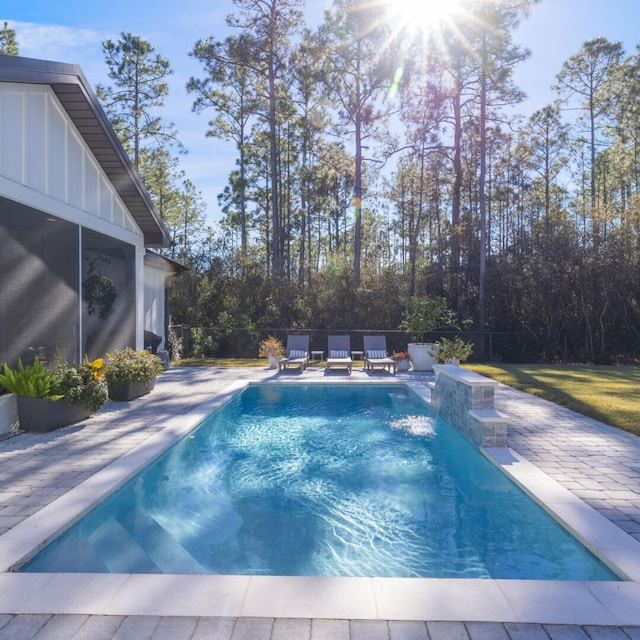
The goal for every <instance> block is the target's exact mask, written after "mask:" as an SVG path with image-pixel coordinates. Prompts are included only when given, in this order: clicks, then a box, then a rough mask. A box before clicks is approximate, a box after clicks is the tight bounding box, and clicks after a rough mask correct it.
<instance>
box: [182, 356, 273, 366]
mask: <svg viewBox="0 0 640 640" xmlns="http://www.w3.org/2000/svg"><path fill="white" fill-rule="evenodd" d="M176 364H177V365H178V366H180V367H266V366H267V361H266V360H265V359H264V358H255V359H247V358H183V359H182V360H179V361H178V362H177V363H176Z"/></svg>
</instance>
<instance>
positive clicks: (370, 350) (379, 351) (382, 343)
mask: <svg viewBox="0 0 640 640" xmlns="http://www.w3.org/2000/svg"><path fill="white" fill-rule="evenodd" d="M364 366H365V369H370V370H371V371H373V370H374V369H375V368H376V367H378V368H380V369H386V370H387V371H388V372H389V373H391V368H392V367H393V374H394V375H395V373H396V361H395V360H394V359H393V358H390V357H389V355H388V353H387V339H386V338H385V337H384V336H365V337H364Z"/></svg>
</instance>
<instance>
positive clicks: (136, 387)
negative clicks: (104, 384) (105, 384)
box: [109, 378, 156, 402]
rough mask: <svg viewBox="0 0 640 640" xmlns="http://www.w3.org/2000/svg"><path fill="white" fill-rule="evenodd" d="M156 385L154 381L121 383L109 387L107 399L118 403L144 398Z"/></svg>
mask: <svg viewBox="0 0 640 640" xmlns="http://www.w3.org/2000/svg"><path fill="white" fill-rule="evenodd" d="M155 385H156V379H155V378H154V379H153V380H150V381H149V382H123V383H121V384H110V385H109V398H110V399H111V400H117V401H120V402H128V401H129V400H133V399H134V398H139V397H140V396H144V395H146V394H147V393H149V392H150V391H152V390H153V388H154V387H155Z"/></svg>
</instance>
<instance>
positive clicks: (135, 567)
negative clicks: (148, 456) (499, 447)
mask: <svg viewBox="0 0 640 640" xmlns="http://www.w3.org/2000/svg"><path fill="white" fill-rule="evenodd" d="M22 570H23V571H54V572H61V571H63V572H64V571H67V572H68V571H71V572H111V573H181V574H190V573H191V574H192V573H208V574H250V575H258V574H264V575H285V576H300V575H302V576H408V577H435V578H444V577H447V578H449V577H454V578H519V579H557V580H616V579H618V578H617V577H616V576H615V575H614V574H613V573H612V572H611V571H610V570H609V569H608V568H607V567H605V566H604V565H603V564H602V563H601V562H600V561H599V560H597V559H596V558H595V556H593V555H592V554H591V553H590V552H589V551H587V550H586V549H585V548H584V547H583V546H582V545H581V544H580V543H579V542H578V541H577V540H576V539H575V538H573V537H572V536H571V535H570V534H568V533H567V532H566V531H565V530H564V529H563V528H562V527H561V526H560V525H559V524H558V523H557V522H556V521H555V520H553V519H552V518H551V517H550V516H548V515H547V513H546V512H545V511H544V510H543V509H541V508H540V507H539V506H538V505H537V504H536V503H534V502H533V501H532V500H531V499H529V498H528V497H527V496H526V495H525V494H524V493H523V492H522V491H521V490H520V489H518V488H517V487H516V486H515V485H514V484H513V483H512V482H511V481H510V480H509V479H508V478H507V477H506V476H505V475H504V474H503V473H502V472H501V471H500V470H499V469H498V468H496V467H495V466H494V465H493V464H491V462H489V461H488V460H487V459H486V458H485V457H484V456H483V455H482V454H481V453H480V452H479V451H478V450H477V449H476V448H475V447H474V446H472V445H471V444H470V443H469V442H468V441H467V440H466V439H465V438H464V437H463V436H461V435H460V434H459V433H458V432H457V431H456V430H455V429H454V428H452V427H451V426H450V425H449V424H447V423H445V422H443V421H441V420H439V419H438V420H435V421H434V420H433V419H432V418H431V417H430V415H429V407H428V406H427V405H425V404H424V403H423V402H422V401H421V400H420V399H419V398H418V397H417V396H415V395H414V394H413V393H412V392H411V391H410V390H408V389H407V388H406V387H403V386H398V385H388V386H380V385H375V386H374V385H348V386H347V385H333V386H330V385H309V386H302V385H262V386H260V385H258V386H252V387H249V388H248V389H247V390H245V391H244V392H243V393H242V394H239V395H238V396H237V397H236V398H234V399H233V400H232V401H231V402H230V403H228V404H227V405H225V406H224V407H223V408H222V409H220V410H218V411H217V412H215V413H214V414H212V415H211V416H209V417H208V418H207V419H206V420H205V421H204V422H203V423H202V425H201V426H200V427H199V428H198V429H197V430H195V431H193V432H191V433H190V434H189V435H188V436H187V437H185V438H183V439H182V440H181V441H180V442H178V443H177V444H176V445H175V446H174V447H172V448H171V449H170V450H169V451H168V452H167V453H165V454H164V455H163V456H162V457H161V458H159V459H158V460H157V461H155V462H154V463H153V464H151V465H150V466H149V467H148V468H147V469H146V470H143V471H142V472H141V473H140V474H138V475H137V476H136V477H135V478H133V479H132V480H131V481H130V482H129V483H127V484H126V485H125V486H124V487H123V488H122V489H121V490H119V491H118V492H117V493H116V494H114V495H113V496H111V497H110V498H108V499H107V500H106V501H105V502H103V503H102V504H100V505H99V506H97V507H96V508H95V509H93V510H92V511H91V512H90V513H89V514H87V515H86V516H85V517H84V518H83V519H81V520H80V521H79V522H78V523H76V524H75V525H74V526H72V527H71V529H69V530H68V531H67V532H66V533H65V534H63V535H62V536H61V537H60V538H59V539H57V540H56V541H54V542H53V543H52V544H50V545H49V546H48V547H46V548H45V549H43V550H42V551H41V552H40V554H39V555H37V556H35V557H34V558H33V559H32V560H31V561H30V562H29V563H28V564H27V565H25V566H24V567H23V568H22Z"/></svg>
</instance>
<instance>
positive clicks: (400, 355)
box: [391, 351, 409, 361]
mask: <svg viewBox="0 0 640 640" xmlns="http://www.w3.org/2000/svg"><path fill="white" fill-rule="evenodd" d="M391 357H392V358H393V359H394V360H396V361H397V360H408V359H409V352H408V351H398V352H397V353H395V352H394V354H393V355H392V356H391Z"/></svg>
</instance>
